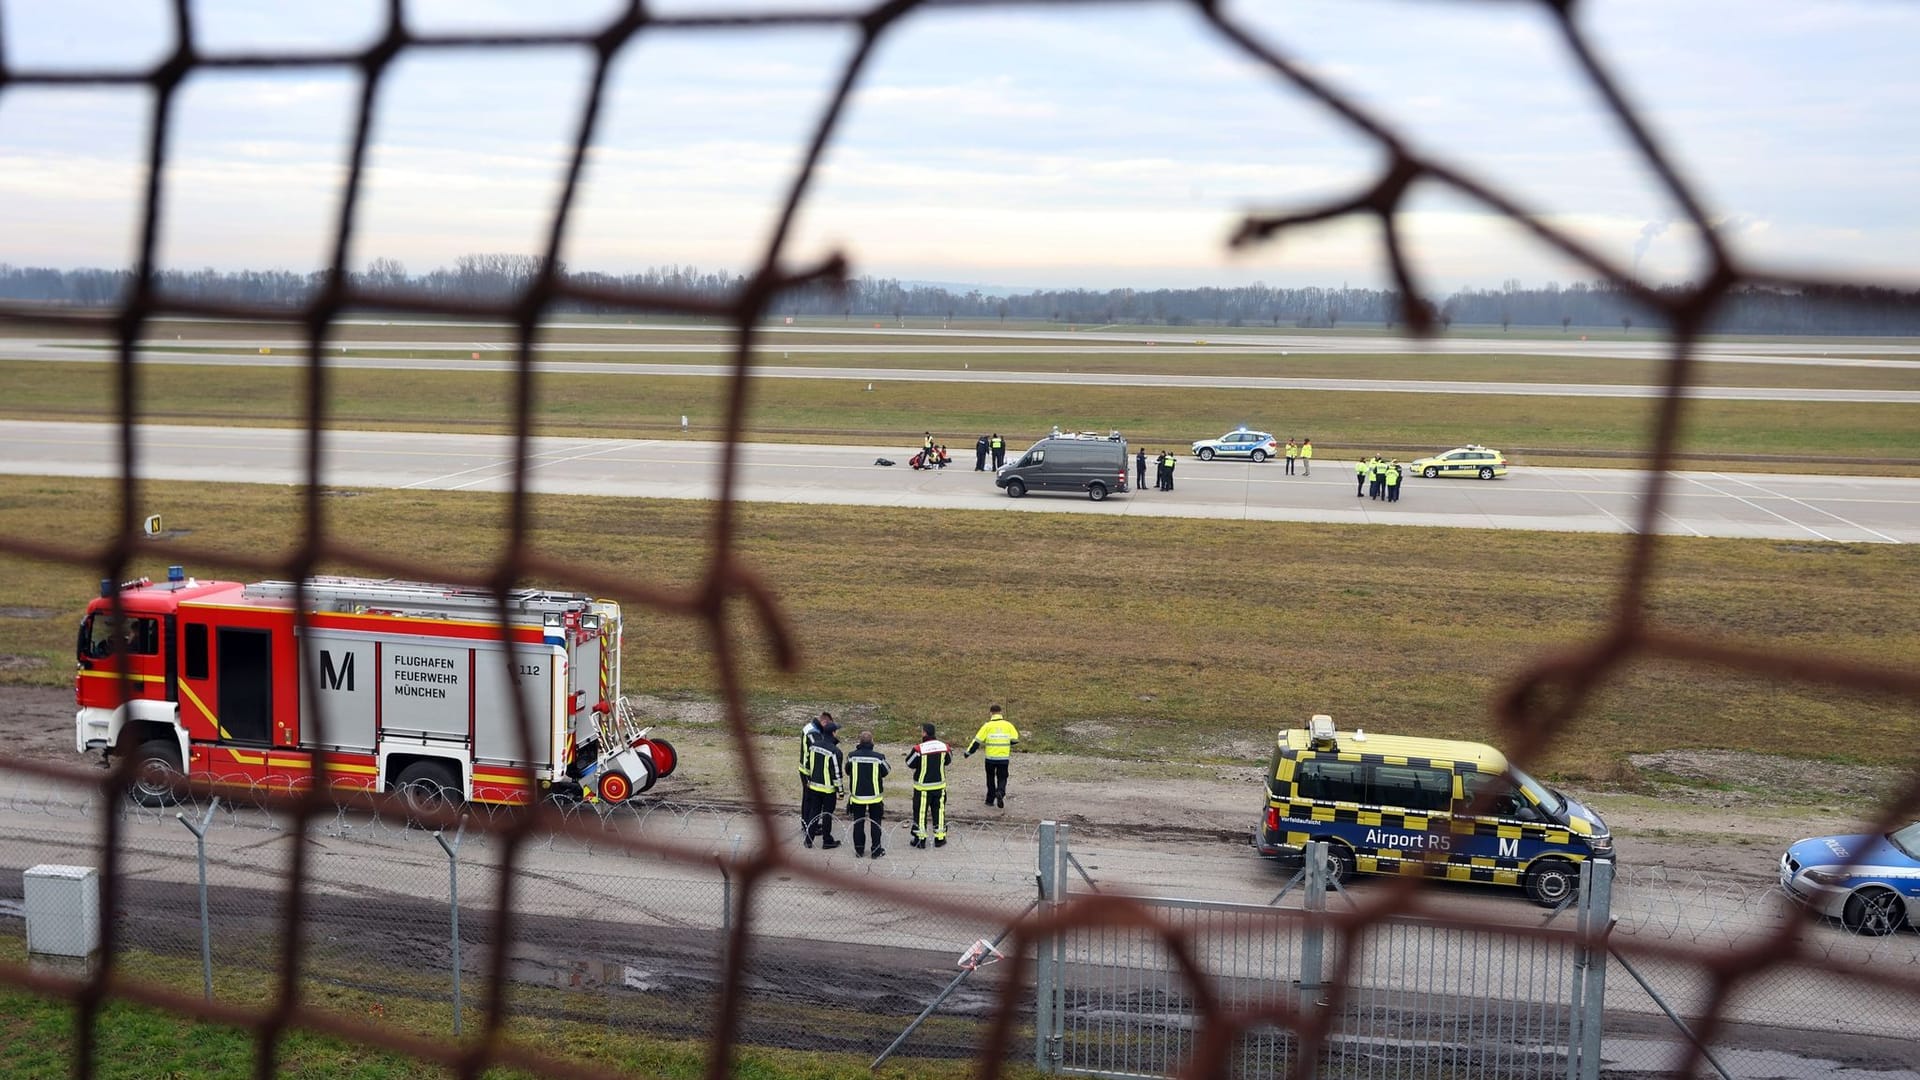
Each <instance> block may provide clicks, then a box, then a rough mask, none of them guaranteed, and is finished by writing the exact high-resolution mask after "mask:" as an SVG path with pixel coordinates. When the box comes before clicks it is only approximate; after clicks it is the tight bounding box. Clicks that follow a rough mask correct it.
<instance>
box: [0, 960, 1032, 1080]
mask: <svg viewBox="0 0 1920 1080" xmlns="http://www.w3.org/2000/svg"><path fill="white" fill-rule="evenodd" d="M25 959H26V954H25V944H24V942H22V941H21V940H20V939H19V938H15V937H6V936H0V960H4V961H5V962H7V963H13V964H18V963H23V962H24V961H25ZM118 965H119V971H120V974H121V976H122V977H125V978H131V979H134V980H140V981H146V982H150V983H155V984H158V985H161V986H165V987H167V988H169V989H172V990H175V991H178V990H180V989H182V988H192V987H197V986H198V985H199V983H200V964H199V960H198V958H197V957H194V958H191V959H189V958H182V957H174V956H166V955H157V954H152V953H146V952H143V951H141V950H138V949H123V950H121V952H120V953H119V957H118ZM338 975H339V977H337V978H334V977H325V976H322V977H320V978H310V979H309V980H307V983H306V990H305V993H306V994H307V995H308V996H307V997H306V998H305V1001H306V1004H307V1005H308V1006H309V1007H311V1008H315V1009H320V1010H325V1011H327V1012H331V1013H335V1014H339V1015H344V1016H346V1017H348V1018H350V1019H353V1020H356V1021H359V1022H362V1023H366V1024H371V1025H375V1026H379V1027H383V1028H386V1029H388V1030H390V1031H399V1032H404V1033H406V1034H409V1035H412V1036H415V1037H418V1038H425V1039H433V1040H448V1039H451V1038H452V1036H451V1035H450V1032H451V1030H452V1009H451V1007H450V1006H449V1005H448V1004H445V1003H439V1002H421V1001H409V1002H405V1003H402V1002H400V1001H396V1000H394V999H393V998H391V997H390V996H388V995H386V994H382V993H380V992H378V991H374V990H370V989H366V988H364V987H362V986H359V985H357V983H358V980H357V979H356V978H355V977H354V972H353V971H352V970H350V969H349V970H346V971H343V972H340V973H338ZM383 977H391V976H390V974H389V975H385V976H383ZM214 978H215V985H216V986H217V987H219V988H220V998H221V999H222V1000H223V1001H226V1002H227V1003H229V1004H238V1005H243V1006H250V1007H254V1008H260V1007H263V1006H264V1004H265V1003H267V1002H270V1001H273V1000H274V999H275V998H276V997H277V994H278V984H277V982H276V978H277V974H276V973H275V972H273V971H270V970H261V969H257V968H240V967H233V966H219V967H216V968H215V973H214ZM435 989H436V990H438V991H440V992H442V993H444V989H445V988H444V984H443V983H436V985H435ZM557 995H560V992H559V991H550V990H543V989H540V988H534V987H516V988H515V989H514V991H513V997H512V1000H513V1001H514V1003H515V1005H516V1006H520V1007H516V1008H515V1009H514V1010H513V1011H512V1013H511V1014H510V1016H509V1019H508V1022H507V1035H508V1038H509V1039H511V1040H513V1041H516V1042H520V1043H522V1044H524V1045H531V1046H534V1047H537V1048H539V1050H540V1052H541V1053H543V1054H546V1055H548V1056H555V1055H564V1056H565V1057H569V1058H573V1059H575V1060H579V1061H583V1062H587V1063H590V1064H593V1065H597V1066H600V1067H601V1068H610V1069H615V1070H618V1071H620V1072H622V1073H623V1074H625V1075H630V1076H646V1077H658V1078H663V1080H700V1078H702V1077H704V1076H705V1075H706V1049H707V1048H706V1044H705V1043H704V1042H700V1041H688V1040H675V1039H663V1038H657V1037H650V1036H646V1035H640V1034H635V1032H636V1031H639V1030H645V1028H612V1027H609V1026H607V1025H604V1024H594V1023H582V1022H578V1021H569V1020H563V1019H555V1018H552V1015H551V1013H552V1010H551V1009H550V1008H543V1007H542V1006H551V1005H553V1004H554V1002H552V1001H549V1000H547V999H550V998H555V997H556V996H557ZM475 997H476V998H477V997H478V995H475ZM470 1000H472V999H470ZM599 1004H600V1005H601V1007H603V1008H604V1007H607V1006H606V1005H605V1003H599ZM467 1014H468V1015H467V1030H468V1031H469V1032H473V1031H475V1030H476V1029H477V1028H478V1027H479V1026H480V1023H481V1021H482V1016H481V1014H480V1011H479V1010H478V1009H473V1008H469V1009H468V1010H467ZM74 1018H75V1011H74V1009H73V1007H72V1006H71V1005H68V1004H67V1003H65V1002H63V1001H58V1000H52V999H48V998H41V997H37V996H35V995H33V994H29V993H26V992H24V991H18V990H11V989H0V1044H4V1045H5V1046H6V1047H7V1052H6V1053H5V1054H4V1055H0V1080H46V1078H48V1077H57V1076H68V1075H72V1055H73V1052H74V1051H73V1046H74V1037H75V1035H74V1029H75V1024H74ZM609 1019H611V1017H609ZM855 1019H856V1020H858V1019H860V1018H859V1017H857V1016H856V1017H855ZM794 1022H795V1023H813V1024H822V1025H827V1026H830V1027H832V1028H834V1029H835V1030H839V1029H841V1028H844V1027H845V1026H846V1024H847V1023H848V1014H847V1013H846V1012H821V1013H818V1014H817V1015H814V1016H811V1017H796V1018H795V1020H794ZM930 1023H933V1024H942V1023H946V1024H953V1023H965V1024H967V1025H968V1026H969V1027H970V1026H972V1021H953V1020H949V1019H942V1018H937V1017H936V1018H935V1019H933V1020H932V1021H930ZM893 1033H894V1030H893V1029H892V1028H888V1029H886V1030H885V1032H884V1033H881V1032H880V1031H879V1029H875V1031H874V1032H872V1033H871V1034H872V1035H873V1036H874V1037H877V1038H880V1039H882V1040H883V1041H882V1042H881V1045H885V1042H884V1040H885V1039H886V1038H888V1037H890V1036H891V1035H892V1034H893ZM859 1034H862V1035H866V1034H870V1033H869V1032H866V1031H860V1032H859ZM1028 1037H1029V1038H1031V1035H1029V1036H1028ZM96 1039H97V1042H96V1044H95V1052H94V1054H93V1060H92V1068H93V1071H92V1072H91V1073H90V1074H89V1075H91V1076H94V1077H97V1078H98V1080H228V1078H231V1080H243V1078H248V1077H252V1076H255V1075H256V1073H255V1071H254V1070H255V1067H256V1064H257V1062H256V1060H255V1058H256V1053H257V1050H256V1043H255V1040H254V1036H253V1034H252V1032H250V1031H247V1030H244V1029H240V1028H235V1027H229V1026H227V1025H223V1024H214V1023H203V1022H196V1021H194V1020H191V1019H188V1018H185V1017H181V1016H176V1015H174V1014H171V1013H168V1012H164V1011H162V1010H159V1009H153V1008H148V1007H145V1006H140V1005H130V1004H126V1003H123V1002H122V1003H114V1004H110V1005H108V1006H107V1007H106V1008H105V1009H104V1010H103V1011H102V1013H101V1015H100V1021H99V1026H98V1029H97V1033H96ZM870 1060H871V1058H870V1057H868V1056H866V1055H864V1054H828V1053H809V1052H803V1051H793V1050H778V1049H768V1048H762V1047H744V1048H741V1049H740V1050H739V1051H737V1053H736V1057H735V1060H734V1066H733V1069H732V1070H731V1075H733V1076H736V1077H741V1078H743V1080H839V1078H848V1080H854V1078H859V1080H872V1078H873V1077H876V1076H878V1077H884V1078H890V1080H897V1078H904V1077H915V1078H921V1077H925V1078H930V1080H960V1078H962V1077H966V1076H971V1075H972V1074H973V1063H972V1062H969V1061H941V1060H928V1059H924V1058H911V1057H904V1058H897V1059H895V1060H894V1062H893V1063H890V1064H888V1065H886V1066H884V1067H882V1068H881V1069H880V1070H878V1071H877V1072H870V1071H868V1069H867V1064H868V1062H869V1061H870ZM277 1065H278V1067H277V1068H276V1070H275V1071H274V1073H273V1075H274V1076H276V1077H280V1078H284V1080H445V1078H446V1077H448V1076H449V1075H451V1074H450V1073H448V1072H447V1071H446V1070H444V1069H441V1068H440V1067H438V1066H435V1065H428V1064H424V1063H421V1062H419V1061H416V1060H413V1059H412V1058H408V1057H404V1056H402V1055H398V1054H394V1053H391V1052H389V1051H386V1050H376V1049H371V1048H369V1047H366V1046H363V1045H360V1044H357V1043H353V1042H349V1041H347V1040H344V1039H338V1038H334V1037H332V1036H324V1035H316V1034H311V1033H308V1032H304V1031H299V1030H295V1031H290V1032H288V1033H287V1034H286V1035H285V1036H284V1037H283V1038H282V1039H281V1040H280V1042H279V1044H278V1060H277ZM549 1075H551V1074H549ZM1007 1075H1009V1076H1012V1077H1026V1076H1029V1075H1032V1074H1031V1073H1030V1072H1029V1071H1028V1070H1025V1069H1023V1068H1022V1067H1021V1064H1020V1062H1019V1060H1018V1059H1017V1058H1016V1059H1015V1060H1013V1061H1011V1062H1010V1063H1009V1068H1008V1070H1007ZM482 1076H483V1077H484V1078H485V1080H534V1074H532V1073H528V1072H525V1071H522V1070H518V1069H492V1070H489V1071H487V1072H486V1073H484V1074H482Z"/></svg>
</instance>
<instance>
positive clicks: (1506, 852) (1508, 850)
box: [1500, 836, 1520, 859]
mask: <svg viewBox="0 0 1920 1080" xmlns="http://www.w3.org/2000/svg"><path fill="white" fill-rule="evenodd" d="M1500 857H1501V858H1503V859H1517V858H1519V857H1520V838H1519V837H1517V836H1516V837H1513V838H1512V839H1508V838H1507V837H1504V836H1503V837H1501V838H1500Z"/></svg>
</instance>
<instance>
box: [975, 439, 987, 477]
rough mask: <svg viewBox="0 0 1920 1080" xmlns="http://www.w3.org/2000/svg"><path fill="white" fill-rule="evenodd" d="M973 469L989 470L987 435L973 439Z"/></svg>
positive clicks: (976, 470) (978, 470)
mask: <svg viewBox="0 0 1920 1080" xmlns="http://www.w3.org/2000/svg"><path fill="white" fill-rule="evenodd" d="M973 471H974V472H986V471H987V437H986V436H985V435H982V436H980V437H979V438H978V439H975V440H973Z"/></svg>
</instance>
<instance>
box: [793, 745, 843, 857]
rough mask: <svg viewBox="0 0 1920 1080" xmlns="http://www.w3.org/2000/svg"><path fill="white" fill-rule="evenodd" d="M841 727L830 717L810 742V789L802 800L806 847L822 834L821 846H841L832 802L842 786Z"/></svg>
mask: <svg viewBox="0 0 1920 1080" xmlns="http://www.w3.org/2000/svg"><path fill="white" fill-rule="evenodd" d="M839 727H840V725H839V724H837V723H835V722H834V721H833V720H832V719H831V718H829V719H826V720H823V721H821V722H820V724H819V727H818V730H816V731H815V732H814V736H813V741H812V742H810V743H808V744H807V779H806V784H807V790H806V794H805V795H803V796H802V797H801V800H800V825H801V829H802V830H803V839H802V843H804V844H805V845H806V846H807V847H812V846H813V838H814V837H816V836H818V837H821V838H822V839H821V841H820V846H821V847H823V848H825V849H827V850H828V851H831V850H833V849H834V848H837V847H839V846H840V841H838V840H835V839H834V838H833V804H834V803H835V802H836V801H838V799H839V796H840V789H841V787H842V786H843V783H842V781H841V773H840V768H841V766H840V757H841V755H840V740H839V738H837V737H836V736H835V735H834V731H835V730H837V729H838V728H839Z"/></svg>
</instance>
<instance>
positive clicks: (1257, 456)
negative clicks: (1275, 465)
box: [1253, 450, 1267, 465]
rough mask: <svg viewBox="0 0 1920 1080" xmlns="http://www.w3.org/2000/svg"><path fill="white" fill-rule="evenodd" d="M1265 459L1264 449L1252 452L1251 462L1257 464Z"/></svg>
mask: <svg viewBox="0 0 1920 1080" xmlns="http://www.w3.org/2000/svg"><path fill="white" fill-rule="evenodd" d="M1265 460H1267V452H1266V451H1265V450H1255V451H1254V452H1253V463H1254V464H1255V465H1258V464H1260V463H1261V462H1263V461H1265Z"/></svg>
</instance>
